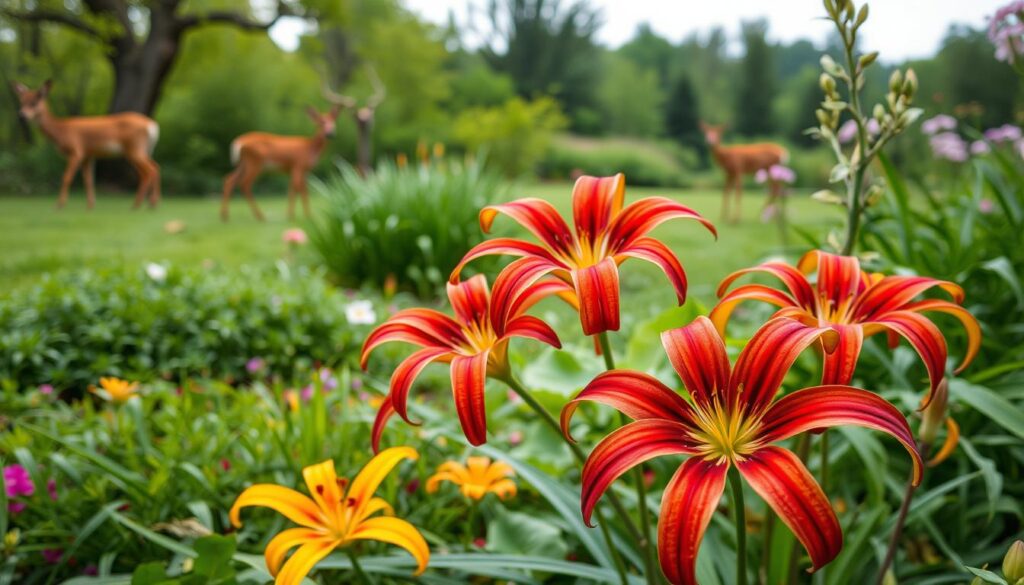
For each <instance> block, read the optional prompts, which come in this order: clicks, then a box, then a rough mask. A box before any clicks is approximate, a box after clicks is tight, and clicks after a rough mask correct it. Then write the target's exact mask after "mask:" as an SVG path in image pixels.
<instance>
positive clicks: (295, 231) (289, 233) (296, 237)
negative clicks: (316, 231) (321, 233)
mask: <svg viewBox="0 0 1024 585" xmlns="http://www.w3.org/2000/svg"><path fill="white" fill-rule="evenodd" d="M281 239H282V240H284V243H286V244H293V245H296V246H302V245H305V244H306V242H308V241H309V237H308V236H307V235H306V232H305V231H303V230H302V229H301V228H291V229H288V230H284V234H282V235H281Z"/></svg>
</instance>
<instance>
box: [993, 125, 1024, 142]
mask: <svg viewBox="0 0 1024 585" xmlns="http://www.w3.org/2000/svg"><path fill="white" fill-rule="evenodd" d="M1020 138H1021V130H1020V128H1019V127H1017V126H1014V125H1013V124H1003V125H1002V126H998V127H996V128H989V129H988V130H985V140H988V141H989V142H995V143H1000V142H1014V141H1016V140H1020Z"/></svg>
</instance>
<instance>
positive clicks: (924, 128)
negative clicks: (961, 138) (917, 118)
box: [921, 114, 956, 136]
mask: <svg viewBox="0 0 1024 585" xmlns="http://www.w3.org/2000/svg"><path fill="white" fill-rule="evenodd" d="M946 130H956V118H954V117H953V116H949V115H946V114H939V115H938V116H935V117H934V118H928V119H927V120H925V121H924V122H922V123H921V132H924V133H925V134H927V135H929V136H931V135H933V134H938V133H939V132H943V131H946Z"/></svg>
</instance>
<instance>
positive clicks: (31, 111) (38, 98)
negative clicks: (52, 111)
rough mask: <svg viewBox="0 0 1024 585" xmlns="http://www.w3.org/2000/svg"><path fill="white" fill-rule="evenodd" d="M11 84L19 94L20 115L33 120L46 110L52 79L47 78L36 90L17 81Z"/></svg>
mask: <svg viewBox="0 0 1024 585" xmlns="http://www.w3.org/2000/svg"><path fill="white" fill-rule="evenodd" d="M11 86H12V87H13V88H14V93H15V94H16V95H17V96H18V102H19V108H18V115H19V116H21V117H22V118H24V119H26V120H29V121H32V120H35V119H36V118H38V117H39V115H40V114H42V113H43V112H44V111H45V110H46V98H47V97H49V95H50V88H51V87H53V81H52V80H50V79H47V80H46V81H44V82H43V85H42V86H40V87H39V89H36V90H32V89H29V88H28V86H26V85H25V84H23V83H18V82H17V81H15V82H14V83H13V84H11Z"/></svg>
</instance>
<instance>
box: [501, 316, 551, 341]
mask: <svg viewBox="0 0 1024 585" xmlns="http://www.w3.org/2000/svg"><path fill="white" fill-rule="evenodd" d="M504 337H527V338H529V339H536V340H537V341H540V342H543V343H546V344H548V345H550V346H551V347H554V348H556V349H558V348H561V347H562V342H561V341H559V340H558V334H557V333H555V331H554V329H552V328H551V326H550V325H548V324H547V323H545V322H544V321H541V320H540V319H538V318H537V317H533V316H531V315H523V316H521V317H517V318H515V319H513V320H512V321H510V322H509V324H508V327H507V328H506V329H505V334H504Z"/></svg>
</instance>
